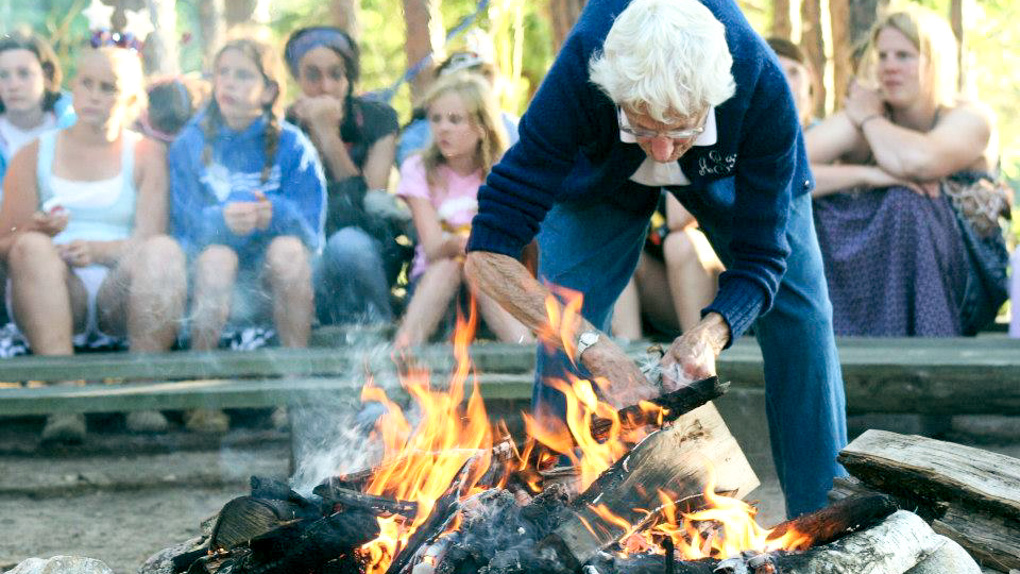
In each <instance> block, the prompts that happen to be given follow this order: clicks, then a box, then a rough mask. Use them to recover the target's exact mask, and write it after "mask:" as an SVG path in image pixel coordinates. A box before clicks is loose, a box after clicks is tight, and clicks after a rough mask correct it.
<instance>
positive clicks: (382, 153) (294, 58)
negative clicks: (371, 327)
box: [284, 26, 410, 324]
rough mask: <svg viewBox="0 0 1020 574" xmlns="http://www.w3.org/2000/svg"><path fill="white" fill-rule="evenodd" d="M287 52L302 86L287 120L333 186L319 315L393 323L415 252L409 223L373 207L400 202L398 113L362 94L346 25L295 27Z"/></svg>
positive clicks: (319, 265) (317, 279) (320, 264)
mask: <svg viewBox="0 0 1020 574" xmlns="http://www.w3.org/2000/svg"><path fill="white" fill-rule="evenodd" d="M284 57H285V58H286V60H287V66H288V68H289V69H290V72H291V74H292V75H293V76H294V78H295V79H296V80H297V83H298V86H300V88H301V95H300V97H298V98H297V100H296V101H295V102H294V104H293V105H292V106H291V107H290V109H289V110H288V114H287V118H288V119H289V120H291V121H293V122H294V123H296V124H297V125H298V126H299V127H300V128H301V129H303V130H304V131H305V133H307V134H308V135H309V137H310V138H311V140H312V143H314V144H315V147H316V148H317V149H318V150H319V155H320V156H322V161H323V163H324V164H325V168H326V180H327V184H328V195H329V199H328V208H327V215H326V237H328V240H327V242H326V245H325V246H324V248H323V254H322V257H321V258H319V260H318V261H317V262H316V265H315V269H314V283H315V307H316V315H317V317H318V319H319V322H320V323H323V324H335V323H349V322H360V321H368V322H385V323H389V322H390V321H392V319H393V311H392V309H391V305H390V286H391V284H392V283H393V282H394V281H395V280H396V277H397V275H398V274H399V272H400V269H401V266H402V265H403V263H404V261H405V260H406V259H407V257H408V256H409V255H410V254H409V251H410V250H409V249H408V248H405V247H403V246H402V245H400V244H399V243H397V241H396V237H397V236H399V235H401V234H402V233H403V227H404V226H403V225H395V222H394V220H393V218H390V217H387V216H386V215H385V214H384V210H376V209H371V207H372V206H373V205H374V204H373V202H379V201H381V202H383V203H390V204H395V202H396V200H395V198H393V197H392V196H391V195H389V194H388V193H387V192H386V187H387V184H388V183H389V177H390V171H391V170H392V166H393V155H394V153H395V152H394V150H395V149H396V143H395V140H396V133H397V128H398V125H397V113H396V112H395V111H394V110H393V108H391V107H390V106H389V105H387V104H385V103H382V102H376V101H372V100H368V99H365V98H360V97H357V96H355V95H354V86H355V82H356V81H357V79H358V72H359V69H360V63H359V52H358V45H357V44H356V43H355V42H354V40H353V39H352V38H351V37H350V36H349V35H347V33H345V32H344V31H342V30H340V29H338V28H332V27H327V26H316V27H312V28H302V29H300V30H297V31H295V32H294V33H293V34H291V36H290V39H289V40H288V41H287V46H286V48H285V49H284ZM390 211H392V210H390ZM404 221H406V217H405V219H404Z"/></svg>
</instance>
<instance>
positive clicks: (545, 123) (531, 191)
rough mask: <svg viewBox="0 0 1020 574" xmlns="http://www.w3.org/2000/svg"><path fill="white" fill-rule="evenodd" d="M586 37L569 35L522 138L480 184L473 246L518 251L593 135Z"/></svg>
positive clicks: (523, 121)
mask: <svg viewBox="0 0 1020 574" xmlns="http://www.w3.org/2000/svg"><path fill="white" fill-rule="evenodd" d="M583 37H584V35H583V34H579V33H576V30H575V33H574V34H572V35H571V36H570V37H569V38H568V40H567V42H566V44H565V45H564V46H563V49H562V50H561V51H560V54H559V55H558V56H557V58H556V61H555V62H554V63H553V66H552V68H551V69H550V70H549V73H548V74H547V75H546V77H545V80H544V81H543V82H542V85H541V87H540V88H539V90H538V92H537V93H536V94H535V98H534V99H533V100H532V102H531V104H530V106H529V107H528V111H527V112H526V113H525V114H524V117H523V118H522V119H521V123H520V129H519V133H520V140H519V141H518V142H517V144H515V145H514V146H513V147H511V148H510V150H509V151H507V153H506V154H505V155H504V156H503V159H502V160H501V161H500V162H499V163H498V164H497V165H496V166H494V167H493V169H492V172H491V173H490V174H489V176H488V178H487V180H486V182H485V184H484V185H482V187H481V188H480V189H479V191H478V215H476V216H475V218H474V221H473V223H472V231H471V239H470V240H469V242H468V251H490V252H494V253H500V254H504V255H509V256H512V257H517V256H519V255H520V253H521V250H522V249H523V248H524V246H525V245H527V244H528V242H530V241H531V239H532V238H533V237H534V236H535V235H536V234H537V233H538V227H539V224H540V223H541V222H542V220H543V219H544V218H545V215H546V213H547V212H548V211H549V210H550V209H551V208H552V205H553V203H554V202H555V200H556V197H557V194H558V192H559V191H560V188H561V184H562V183H563V181H564V179H565V178H566V177H567V176H568V175H569V174H570V172H571V170H572V169H573V167H574V164H575V160H576V158H577V154H578V151H579V149H580V145H581V142H583V141H586V139H591V136H590V128H589V126H590V125H592V123H593V121H594V119H593V117H594V112H595V107H596V98H597V91H596V88H595V87H594V86H593V85H592V84H591V83H590V81H589V79H588V58H589V57H590V54H591V49H590V48H587V47H586V46H585V45H584V44H585V42H584V41H583ZM607 101H608V99H607Z"/></svg>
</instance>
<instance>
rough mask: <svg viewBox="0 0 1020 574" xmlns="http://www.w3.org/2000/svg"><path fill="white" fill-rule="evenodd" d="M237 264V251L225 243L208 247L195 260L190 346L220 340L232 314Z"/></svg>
mask: <svg viewBox="0 0 1020 574" xmlns="http://www.w3.org/2000/svg"><path fill="white" fill-rule="evenodd" d="M237 266H238V260H237V253H235V252H234V250H233V249H231V248H229V247H226V246H223V245H211V246H209V247H207V248H206V249H205V251H203V252H202V253H201V254H200V255H199V256H198V260H197V261H195V297H194V301H192V311H191V313H192V317H193V320H192V329H191V348H193V349H195V350H198V351H208V350H210V349H215V348H216V345H217V344H218V343H219V339H220V332H221V331H223V326H224V325H226V324H227V319H228V318H229V317H230V304H231V299H232V297H233V291H234V283H235V281H236V280H237Z"/></svg>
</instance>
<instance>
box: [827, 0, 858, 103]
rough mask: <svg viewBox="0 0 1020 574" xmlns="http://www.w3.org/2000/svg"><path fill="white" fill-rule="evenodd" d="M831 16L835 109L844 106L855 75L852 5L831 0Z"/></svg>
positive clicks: (840, 0) (844, 0) (843, 1)
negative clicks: (852, 42)
mask: <svg viewBox="0 0 1020 574" xmlns="http://www.w3.org/2000/svg"><path fill="white" fill-rule="evenodd" d="M829 16H830V18H831V24H832V68H833V81H832V89H833V90H834V92H833V93H834V95H835V104H834V108H833V109H837V110H838V109H840V108H842V107H843V100H844V98H846V90H847V86H849V85H850V79H851V77H852V76H853V67H852V65H851V54H852V53H853V46H852V45H851V40H850V6H849V4H848V2H847V0H829Z"/></svg>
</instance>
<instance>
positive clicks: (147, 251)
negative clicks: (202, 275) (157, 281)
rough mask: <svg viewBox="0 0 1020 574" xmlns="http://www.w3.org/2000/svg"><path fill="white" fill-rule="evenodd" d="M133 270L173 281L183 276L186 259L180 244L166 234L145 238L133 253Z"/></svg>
mask: <svg viewBox="0 0 1020 574" xmlns="http://www.w3.org/2000/svg"><path fill="white" fill-rule="evenodd" d="M135 257H136V259H135V265H134V269H133V272H134V273H142V274H145V275H146V276H150V277H160V278H163V279H164V280H168V281H175V280H178V279H181V278H183V276H184V274H185V272H186V270H185V267H186V263H185V262H186V259H185V257H184V251H183V250H181V246H180V245H179V244H178V243H177V242H176V241H174V239H173V238H172V237H170V236H168V235H156V236H153V237H150V238H148V239H146V240H145V241H144V242H143V243H142V245H141V246H140V247H139V248H138V251H137V253H136V254H135Z"/></svg>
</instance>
